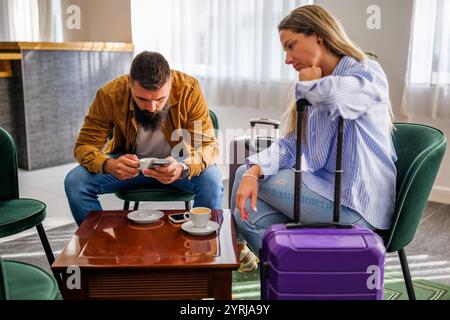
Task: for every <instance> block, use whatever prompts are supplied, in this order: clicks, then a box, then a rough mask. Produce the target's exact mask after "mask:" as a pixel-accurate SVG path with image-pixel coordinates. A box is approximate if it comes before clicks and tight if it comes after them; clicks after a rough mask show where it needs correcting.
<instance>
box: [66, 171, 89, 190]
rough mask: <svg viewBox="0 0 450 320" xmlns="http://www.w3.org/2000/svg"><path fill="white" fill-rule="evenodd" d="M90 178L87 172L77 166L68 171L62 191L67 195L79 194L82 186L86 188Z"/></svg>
mask: <svg viewBox="0 0 450 320" xmlns="http://www.w3.org/2000/svg"><path fill="white" fill-rule="evenodd" d="M89 178H90V174H89V172H88V171H87V170H86V169H85V168H84V167H82V166H77V167H75V168H73V169H72V170H70V172H69V173H68V174H67V176H66V178H65V179H64V190H65V191H66V194H67V195H70V194H72V193H74V192H79V191H80V189H81V188H82V187H83V186H86V184H87V182H88V180H89Z"/></svg>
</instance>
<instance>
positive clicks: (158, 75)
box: [130, 51, 170, 90]
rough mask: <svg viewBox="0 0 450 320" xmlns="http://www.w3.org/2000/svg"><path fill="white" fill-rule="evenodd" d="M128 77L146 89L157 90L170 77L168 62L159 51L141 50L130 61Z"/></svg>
mask: <svg viewBox="0 0 450 320" xmlns="http://www.w3.org/2000/svg"><path fill="white" fill-rule="evenodd" d="M130 78H131V82H132V83H134V81H138V82H139V84H140V85H141V86H142V87H143V88H145V89H147V90H158V89H160V88H161V87H162V86H163V85H164V84H165V83H166V82H167V80H169V78H170V67H169V63H168V62H167V60H166V59H165V58H164V56H163V55H162V54H160V53H157V52H150V51H143V52H141V53H139V54H138V55H137V56H136V57H135V58H134V59H133V62H132V63H131V69H130Z"/></svg>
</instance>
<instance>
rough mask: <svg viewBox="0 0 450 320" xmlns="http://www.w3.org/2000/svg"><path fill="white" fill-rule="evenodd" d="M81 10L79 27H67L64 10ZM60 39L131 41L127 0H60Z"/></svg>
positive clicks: (129, 9)
mask: <svg viewBox="0 0 450 320" xmlns="http://www.w3.org/2000/svg"><path fill="white" fill-rule="evenodd" d="M70 5H77V6H79V7H80V9H81V28H80V29H79V30H78V29H73V30H69V29H68V28H67V26H66V20H67V18H68V17H69V16H70V14H67V13H66V9H67V7H68V6H70ZM61 11H62V21H63V39H64V41H65V42H68V41H93V42H97V41H98V42H129V43H131V4H130V0H61Z"/></svg>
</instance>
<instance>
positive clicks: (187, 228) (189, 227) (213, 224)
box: [181, 221, 219, 234]
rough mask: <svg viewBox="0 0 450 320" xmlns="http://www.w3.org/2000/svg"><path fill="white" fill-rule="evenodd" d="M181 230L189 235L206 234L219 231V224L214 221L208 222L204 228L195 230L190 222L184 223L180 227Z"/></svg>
mask: <svg viewBox="0 0 450 320" xmlns="http://www.w3.org/2000/svg"><path fill="white" fill-rule="evenodd" d="M181 229H183V230H184V231H186V232H188V233H191V234H208V233H211V232H214V231H216V230H217V229H219V224H218V223H217V222H215V221H208V224H207V225H206V227H204V228H196V227H194V224H193V223H192V221H186V222H185V223H183V224H182V225H181Z"/></svg>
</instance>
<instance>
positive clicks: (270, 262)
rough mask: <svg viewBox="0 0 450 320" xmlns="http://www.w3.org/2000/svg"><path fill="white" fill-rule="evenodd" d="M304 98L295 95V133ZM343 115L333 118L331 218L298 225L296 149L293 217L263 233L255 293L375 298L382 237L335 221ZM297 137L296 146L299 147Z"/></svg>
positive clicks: (377, 296) (271, 297) (381, 263)
mask: <svg viewBox="0 0 450 320" xmlns="http://www.w3.org/2000/svg"><path fill="white" fill-rule="evenodd" d="M307 105H309V103H308V101H307V100H305V99H301V100H299V101H297V111H298V112H297V114H298V115H299V116H298V117H297V119H298V122H297V137H299V136H300V133H299V132H301V118H302V117H303V111H304V108H305V107H306V106H307ZM343 127H344V126H343V119H342V118H339V130H338V131H339V135H338V156H337V163H336V185H335V201H334V202H335V207H334V215H333V221H334V222H333V223H329V224H319V223H317V224H310V225H301V224H300V223H299V221H300V201H298V199H300V197H301V189H300V183H301V171H300V164H301V162H300V156H301V155H300V152H297V162H296V170H295V172H296V174H295V193H294V194H295V196H294V199H295V203H294V223H291V224H286V225H284V224H277V225H273V226H271V227H269V228H268V229H267V231H266V233H265V234H264V238H263V244H262V248H261V252H260V259H261V268H260V272H261V299H264V300H288V299H289V300H292V299H302V300H303V299H305V300H330V299H346V300H375V299H377V300H381V299H382V298H383V279H384V260H385V254H386V249H385V247H384V243H383V240H382V239H381V238H380V237H379V236H378V235H377V234H376V233H374V232H373V231H371V230H369V229H367V228H364V227H360V226H352V225H345V224H340V223H338V221H339V215H340V203H341V200H340V186H341V182H340V180H341V172H342V139H343ZM299 140H301V139H297V150H301V141H299Z"/></svg>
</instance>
